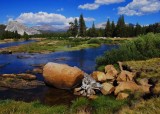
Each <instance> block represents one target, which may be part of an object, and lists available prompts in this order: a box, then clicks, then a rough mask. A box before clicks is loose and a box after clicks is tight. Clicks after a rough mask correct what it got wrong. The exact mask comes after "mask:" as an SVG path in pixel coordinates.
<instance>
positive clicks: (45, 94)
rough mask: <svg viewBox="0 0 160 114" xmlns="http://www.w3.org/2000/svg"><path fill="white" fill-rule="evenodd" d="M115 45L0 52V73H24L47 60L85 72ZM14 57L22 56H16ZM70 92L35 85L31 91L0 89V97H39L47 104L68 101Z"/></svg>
mask: <svg viewBox="0 0 160 114" xmlns="http://www.w3.org/2000/svg"><path fill="white" fill-rule="evenodd" d="M117 47H118V46H116V45H101V46H100V47H97V48H88V49H83V50H79V51H68V52H54V53H50V54H28V53H16V54H11V55H3V54H0V65H4V64H6V65H5V66H4V67H1V68H0V74H4V73H24V72H26V71H27V70H32V69H33V68H34V65H37V64H46V63H47V62H56V63H65V64H68V65H70V66H77V67H79V68H80V69H82V70H83V71H85V72H87V73H91V72H92V71H94V70H95V66H96V63H95V60H96V58H97V57H98V56H100V55H102V54H103V53H104V52H105V51H107V50H108V51H109V50H111V49H113V48H117ZM18 56H23V57H24V58H21V59H19V58H18ZM37 78H38V80H41V81H43V77H42V75H37ZM75 97H76V96H74V95H73V93H72V92H71V91H66V90H60V89H56V88H51V87H47V86H44V87H38V88H36V89H31V90H16V89H8V90H3V91H2V90H1V91H0V99H14V100H23V101H28V102H30V101H34V100H39V101H40V102H42V103H44V104H48V105H56V104H70V102H71V101H72V100H73V99H75Z"/></svg>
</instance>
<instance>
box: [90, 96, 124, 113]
mask: <svg viewBox="0 0 160 114" xmlns="http://www.w3.org/2000/svg"><path fill="white" fill-rule="evenodd" d="M126 104H127V100H116V99H115V97H113V96H99V97H98V98H97V99H95V100H93V101H92V103H91V106H92V107H93V109H94V110H95V112H94V113H95V114H112V113H113V112H116V111H117V110H119V109H120V108H121V107H122V106H124V105H126Z"/></svg>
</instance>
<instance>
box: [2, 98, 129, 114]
mask: <svg viewBox="0 0 160 114" xmlns="http://www.w3.org/2000/svg"><path fill="white" fill-rule="evenodd" d="M125 104H127V102H126V100H120V101H119V100H116V99H115V98H114V97H108V96H100V97H99V98H98V99H96V100H89V99H87V98H84V97H80V98H77V99H76V100H74V101H72V104H71V106H69V107H67V106H65V105H58V106H52V107H50V106H45V105H42V104H41V103H40V102H37V101H36V102H31V103H26V102H22V101H13V100H1V101H0V114H81V113H83V114H91V113H95V114H108V113H113V112H115V111H117V110H118V109H120V108H121V107H122V106H124V105H125ZM102 112H103V113H102Z"/></svg>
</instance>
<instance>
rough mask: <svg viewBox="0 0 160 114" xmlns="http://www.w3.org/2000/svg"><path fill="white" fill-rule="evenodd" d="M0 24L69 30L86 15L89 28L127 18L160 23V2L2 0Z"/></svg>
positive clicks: (130, 21)
mask: <svg viewBox="0 0 160 114" xmlns="http://www.w3.org/2000/svg"><path fill="white" fill-rule="evenodd" d="M0 2H1V8H0V23H3V24H6V23H7V22H8V21H9V20H17V21H19V22H21V23H24V24H26V25H29V26H35V25H43V24H50V25H53V26H56V27H65V26H68V23H69V21H73V20H74V18H78V17H79V15H80V14H81V13H82V14H83V15H84V17H85V20H86V24H87V26H88V27H90V26H91V24H92V22H93V21H94V22H95V24H96V26H97V27H101V25H102V24H104V23H105V22H106V21H107V19H108V18H109V19H110V20H113V21H115V22H116V21H117V19H118V17H119V15H121V14H123V15H124V16H125V21H126V22H127V23H133V24H135V23H137V22H138V23H140V24H142V25H147V24H152V23H155V22H160V0H1V1H0Z"/></svg>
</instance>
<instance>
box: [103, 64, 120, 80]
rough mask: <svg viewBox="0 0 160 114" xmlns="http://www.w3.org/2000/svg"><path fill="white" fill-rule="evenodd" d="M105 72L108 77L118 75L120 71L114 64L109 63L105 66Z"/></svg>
mask: <svg viewBox="0 0 160 114" xmlns="http://www.w3.org/2000/svg"><path fill="white" fill-rule="evenodd" d="M105 72H106V76H107V77H111V78H113V77H116V76H117V74H118V71H117V70H116V69H115V68H114V66H113V65H107V66H105Z"/></svg>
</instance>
